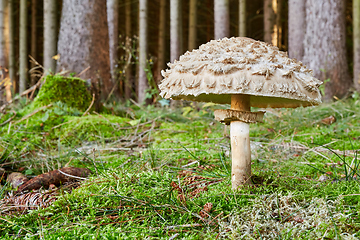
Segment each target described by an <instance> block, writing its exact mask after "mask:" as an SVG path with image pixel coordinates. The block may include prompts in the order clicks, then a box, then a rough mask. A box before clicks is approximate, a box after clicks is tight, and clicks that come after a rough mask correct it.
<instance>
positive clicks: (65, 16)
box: [57, 0, 112, 103]
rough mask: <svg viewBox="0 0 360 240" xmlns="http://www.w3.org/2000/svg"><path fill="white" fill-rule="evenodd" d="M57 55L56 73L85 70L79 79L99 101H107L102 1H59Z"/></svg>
mask: <svg viewBox="0 0 360 240" xmlns="http://www.w3.org/2000/svg"><path fill="white" fill-rule="evenodd" d="M79 13H81V14H79ZM74 23H76V25H75V26H76V27H74ZM58 53H59V54H60V59H59V60H58V62H57V69H58V71H61V70H70V72H76V73H80V72H82V71H84V70H86V69H88V70H86V71H85V72H83V73H82V75H81V76H80V77H81V78H84V79H91V81H92V84H93V87H94V88H95V89H96V91H97V94H100V96H101V99H106V98H107V97H108V95H109V93H110V91H111V88H112V85H111V81H110V78H111V76H110V58H109V35H108V27H107V15H106V2H105V1H103V0H82V1H73V0H63V7H62V15H61V23H60V32H59V41H58ZM97 100H99V98H97ZM97 103H98V102H97Z"/></svg>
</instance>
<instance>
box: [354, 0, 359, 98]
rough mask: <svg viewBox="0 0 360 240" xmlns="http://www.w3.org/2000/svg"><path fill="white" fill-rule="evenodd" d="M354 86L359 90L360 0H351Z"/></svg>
mask: <svg viewBox="0 0 360 240" xmlns="http://www.w3.org/2000/svg"><path fill="white" fill-rule="evenodd" d="M353 41H354V87H355V89H356V90H357V91H358V92H360V0H353Z"/></svg>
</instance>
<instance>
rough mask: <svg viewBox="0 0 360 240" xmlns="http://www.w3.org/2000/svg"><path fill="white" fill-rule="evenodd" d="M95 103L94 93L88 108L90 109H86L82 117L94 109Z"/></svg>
mask: <svg viewBox="0 0 360 240" xmlns="http://www.w3.org/2000/svg"><path fill="white" fill-rule="evenodd" d="M94 101H95V93H93V97H92V100H91V103H90V106H89V107H88V109H86V111H85V112H84V114H83V115H82V117H83V116H85V115H86V114H87V113H88V112H89V111H90V109H91V107H92V106H93V104H94Z"/></svg>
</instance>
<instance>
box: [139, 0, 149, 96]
mask: <svg viewBox="0 0 360 240" xmlns="http://www.w3.org/2000/svg"><path fill="white" fill-rule="evenodd" d="M147 41H148V39H147V0H140V1H139V80H138V102H139V103H144V102H145V100H146V90H147V89H148V87H149V85H148V80H147V77H146V71H145V70H146V67H147V66H146V57H147Z"/></svg>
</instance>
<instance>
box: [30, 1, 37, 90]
mask: <svg viewBox="0 0 360 240" xmlns="http://www.w3.org/2000/svg"><path fill="white" fill-rule="evenodd" d="M36 4H37V0H31V46H30V56H32V57H33V58H34V59H37V56H36V55H37V49H36V47H37V41H36V40H37V22H36V16H37V8H36ZM35 66H36V64H35V63H34V62H31V63H30V69H33V68H34V67H35ZM35 82H36V76H35V74H34V73H31V71H30V85H31V86H33V85H34V84H35Z"/></svg>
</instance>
